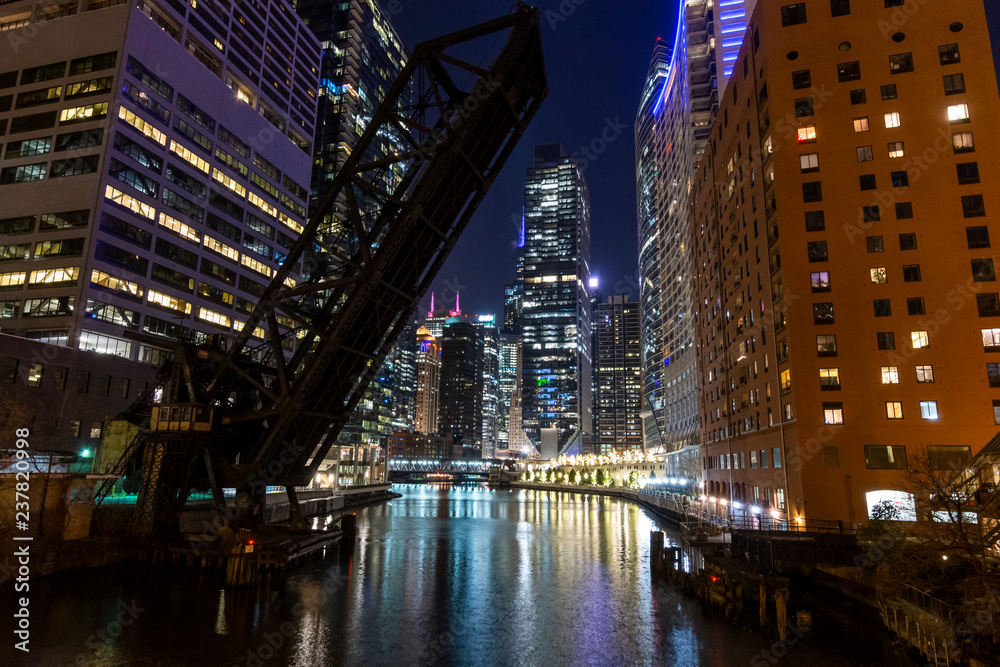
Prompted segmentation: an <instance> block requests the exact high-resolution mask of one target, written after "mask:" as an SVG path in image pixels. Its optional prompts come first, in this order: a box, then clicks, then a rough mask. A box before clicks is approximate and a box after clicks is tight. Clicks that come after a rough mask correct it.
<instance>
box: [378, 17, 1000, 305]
mask: <svg viewBox="0 0 1000 667" xmlns="http://www.w3.org/2000/svg"><path fill="white" fill-rule="evenodd" d="M765 1H767V0H765ZM512 4H513V0H475V2H471V1H470V0H382V6H383V8H384V9H385V10H386V11H387V12H388V13H390V14H392V15H393V20H394V23H395V25H396V28H397V30H398V31H399V32H400V34H401V36H402V37H403V39H404V41H405V42H406V43H407V45H408V46H409V47H410V48H411V49H412V48H413V47H414V46H415V45H416V44H418V43H419V42H421V41H423V40H426V39H430V38H433V37H437V36H439V35H443V34H446V33H448V32H452V31H455V30H460V29H462V28H465V27H468V26H471V25H475V24H477V23H481V22H483V21H487V20H490V19H493V18H496V17H498V16H502V15H504V14H505V13H507V12H508V11H509V10H510V8H511V5H512ZM623 5H624V6H627V7H628V9H627V10H623V9H622V6H623ZM677 5H678V3H677V1H676V0H628V2H627V3H621V4H619V3H617V2H616V3H613V4H612V3H611V2H610V1H609V0H540V1H539V2H538V3H537V6H538V7H539V9H540V11H541V12H542V39H543V40H544V46H545V58H546V68H547V71H548V77H549V88H550V92H549V96H548V98H547V99H546V100H545V102H544V104H543V105H542V108H541V111H540V112H539V114H538V115H537V116H536V117H535V120H534V122H533V123H532V124H531V126H530V127H529V129H528V132H527V133H526V134H525V136H524V137H523V138H522V140H521V143H520V144H519V145H518V147H517V150H515V151H514V153H513V155H512V156H511V158H510V160H509V161H508V162H507V165H506V167H505V168H504V171H503V172H502V173H501V175H500V177H499V179H498V180H497V181H496V183H495V184H494V185H493V188H492V189H491V190H490V193H489V195H488V196H487V197H486V199H485V201H484V202H483V204H482V206H480V208H479V211H478V212H477V213H476V215H475V217H473V219H472V222H471V224H470V225H469V227H468V228H467V229H466V231H465V232H464V234H463V236H462V238H461V239H460V241H459V242H458V245H457V246H456V247H455V250H454V251H452V253H451V256H450V257H449V258H448V261H447V263H446V264H445V265H444V268H443V269H442V270H441V272H440V273H439V274H438V277H437V280H436V281H435V283H434V288H433V289H434V291H435V292H436V294H437V298H438V303H440V302H441V300H442V299H444V300H446V301H448V302H453V301H454V299H455V290H456V289H458V290H460V292H461V305H462V310H463V311H465V312H466V313H470V314H473V313H496V314H497V315H502V313H503V286H504V284H506V283H508V282H510V281H511V280H512V279H513V276H514V262H515V254H516V253H515V244H516V241H517V232H518V224H517V223H516V222H515V220H518V219H519V217H520V211H521V205H522V201H523V186H524V170H525V169H526V168H527V167H528V166H529V165H530V164H531V161H532V159H533V156H534V146H535V145H536V144H549V143H561V144H563V146H564V147H565V148H566V152H567V153H572V152H574V151H576V150H578V149H579V148H580V146H581V145H584V144H589V143H590V142H591V141H592V140H594V139H595V138H597V137H599V136H600V134H601V132H602V131H603V130H604V129H605V127H606V126H607V124H608V123H609V122H610V123H612V124H614V125H615V126H617V127H621V126H622V125H626V126H627V127H625V128H624V129H623V131H622V133H621V135H620V136H619V137H618V138H617V139H616V140H615V141H614V142H612V143H611V144H609V146H608V149H607V151H606V152H605V153H603V154H602V155H600V156H599V157H598V159H597V160H595V161H594V162H593V163H592V164H591V165H590V166H589V168H588V169H587V171H586V174H585V176H586V179H587V183H588V185H589V187H590V199H591V216H592V222H591V234H592V242H593V248H592V251H591V269H592V271H593V273H594V275H596V276H598V277H599V278H600V280H601V290H602V291H603V292H604V294H605V295H608V294H612V293H614V294H629V295H630V296H631V298H633V299H637V298H638V289H637V286H636V276H637V271H636V267H637V237H636V202H635V154H634V146H635V141H634V138H633V132H634V126H635V115H636V111H637V109H638V106H639V96H640V94H641V93H642V87H643V84H644V81H645V77H646V71H647V69H648V67H649V59H650V56H651V54H652V50H653V45H654V44H655V42H656V38H657V37H662V38H663V39H664V40H668V41H670V42H672V41H673V36H674V30H675V18H676V17H675V14H676V8H677ZM998 5H1000V3H997V2H995V1H994V0H990V1H989V2H987V10H986V11H987V14H988V15H989V24H990V31H991V33H992V34H993V35H994V56H995V59H996V60H997V61H998V63H1000V51H998V42H1000V38H998V37H997V35H1000V6H998ZM560 7H563V8H573V10H574V11H573V12H572V13H568V12H565V13H564V12H562V11H560ZM557 19H558V20H557ZM429 302H430V296H427V297H426V298H425V299H424V303H423V305H422V308H421V310H422V311H423V312H426V310H427V305H428V304H429Z"/></svg>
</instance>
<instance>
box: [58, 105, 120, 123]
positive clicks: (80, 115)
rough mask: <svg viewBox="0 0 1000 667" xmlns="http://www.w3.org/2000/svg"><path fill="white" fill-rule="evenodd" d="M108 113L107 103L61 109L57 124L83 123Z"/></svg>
mask: <svg viewBox="0 0 1000 667" xmlns="http://www.w3.org/2000/svg"><path fill="white" fill-rule="evenodd" d="M107 115H108V103H107V102H100V103H99V104H88V105H87V106H82V107H73V108H72V109H63V110H62V112H60V114H59V124H60V125H68V124H70V123H85V122H87V121H90V120H98V119H100V118H104V117H105V116H107Z"/></svg>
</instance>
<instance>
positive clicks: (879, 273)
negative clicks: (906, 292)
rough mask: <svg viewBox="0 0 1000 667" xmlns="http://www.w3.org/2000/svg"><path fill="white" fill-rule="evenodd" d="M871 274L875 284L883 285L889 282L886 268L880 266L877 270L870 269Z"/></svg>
mask: <svg viewBox="0 0 1000 667" xmlns="http://www.w3.org/2000/svg"><path fill="white" fill-rule="evenodd" d="M869 272H870V273H871V277H872V282H873V283H875V284H878V285H881V284H884V283H886V282H888V277H887V276H888V273H887V272H886V270H885V267H884V266H880V267H878V268H875V269H870V270H869Z"/></svg>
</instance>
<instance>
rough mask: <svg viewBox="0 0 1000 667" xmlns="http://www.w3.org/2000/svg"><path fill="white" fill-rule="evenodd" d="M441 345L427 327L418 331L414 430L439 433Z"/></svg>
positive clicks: (426, 433) (423, 432)
mask: <svg viewBox="0 0 1000 667" xmlns="http://www.w3.org/2000/svg"><path fill="white" fill-rule="evenodd" d="M440 391H441V345H440V344H439V343H438V339H437V338H435V337H434V336H432V335H431V333H430V331H428V330H427V327H420V328H419V329H417V383H416V407H415V412H414V416H413V430H414V431H416V432H417V433H422V434H424V435H429V434H432V433H437V430H438V411H439V410H440V405H441V396H440Z"/></svg>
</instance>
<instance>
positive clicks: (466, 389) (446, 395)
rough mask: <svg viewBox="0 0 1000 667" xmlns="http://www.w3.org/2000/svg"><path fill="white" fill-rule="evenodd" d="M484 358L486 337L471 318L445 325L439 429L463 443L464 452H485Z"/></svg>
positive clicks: (457, 442)
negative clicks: (483, 444) (483, 445)
mask: <svg viewBox="0 0 1000 667" xmlns="http://www.w3.org/2000/svg"><path fill="white" fill-rule="evenodd" d="M484 361H485V355H484V346H483V337H482V334H481V333H480V331H479V329H478V328H477V327H476V326H475V325H473V324H472V322H468V321H457V322H452V323H450V324H448V326H446V327H445V328H444V334H443V335H442V338H441V407H440V409H439V415H440V416H439V417H438V431H439V432H440V433H442V434H446V433H450V434H451V435H452V437H453V439H454V441H455V444H459V443H461V445H462V450H463V455H464V456H477V457H481V455H482V443H483V368H484V365H485V363H484Z"/></svg>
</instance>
